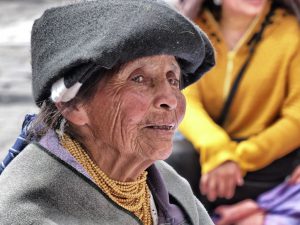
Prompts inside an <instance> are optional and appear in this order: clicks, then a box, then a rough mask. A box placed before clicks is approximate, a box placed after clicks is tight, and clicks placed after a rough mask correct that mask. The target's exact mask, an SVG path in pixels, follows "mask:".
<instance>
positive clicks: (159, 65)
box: [122, 55, 180, 72]
mask: <svg viewBox="0 0 300 225" xmlns="http://www.w3.org/2000/svg"><path fill="white" fill-rule="evenodd" d="M140 67H146V68H149V69H168V70H174V71H178V72H180V67H179V64H178V62H177V60H176V59H175V57H174V56H170V55H157V56H147V57H142V58H138V59H135V60H133V61H130V62H128V63H126V64H125V65H124V66H123V68H122V69H124V70H127V69H134V68H140Z"/></svg>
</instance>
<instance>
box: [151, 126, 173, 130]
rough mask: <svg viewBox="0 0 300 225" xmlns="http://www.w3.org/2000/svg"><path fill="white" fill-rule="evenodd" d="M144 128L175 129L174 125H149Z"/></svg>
mask: <svg viewBox="0 0 300 225" xmlns="http://www.w3.org/2000/svg"><path fill="white" fill-rule="evenodd" d="M146 128H150V129H158V130H167V131H170V130H175V125H150V126H147V127H146Z"/></svg>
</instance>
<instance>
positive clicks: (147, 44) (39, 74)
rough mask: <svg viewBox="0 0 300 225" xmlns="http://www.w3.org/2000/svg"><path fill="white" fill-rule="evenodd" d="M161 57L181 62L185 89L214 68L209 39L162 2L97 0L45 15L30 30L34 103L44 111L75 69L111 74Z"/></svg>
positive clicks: (62, 8)
mask: <svg viewBox="0 0 300 225" xmlns="http://www.w3.org/2000/svg"><path fill="white" fill-rule="evenodd" d="M159 54H168V55H174V56H175V57H176V58H177V59H178V61H179V64H180V66H181V69H182V73H183V86H184V87H186V86H188V85H189V84H191V83H193V82H195V81H196V80H198V79H199V78H200V77H201V75H202V74H203V73H205V72H206V71H208V70H209V69H210V68H211V67H212V66H213V65H214V64H215V59H214V51H213V47H212V45H211V44H210V42H209V40H208V38H207V36H206V35H205V34H204V33H203V32H202V31H201V30H200V29H199V28H198V27H197V26H195V25H194V24H193V23H192V22H191V21H190V20H188V19H186V18H185V17H183V16H182V15H180V14H179V13H177V12H176V11H175V10H173V9H171V8H170V7H169V6H167V5H166V3H164V2H162V1H159V0H98V1H89V2H84V3H78V4H73V5H68V6H63V7H58V8H52V9H49V10H46V11H45V13H44V14H43V15H42V17H41V18H39V19H37V20H36V21H35V23H34V25H33V28H32V36H31V55H32V87H33V95H34V100H35V102H36V104H37V105H41V103H42V102H43V101H44V100H46V99H48V98H49V96H50V94H51V93H50V92H51V91H50V90H51V86H52V84H53V83H54V82H56V81H57V80H59V79H60V78H62V77H64V76H67V75H68V74H70V71H74V68H80V69H79V70H78V71H80V70H83V71H84V70H85V69H84V65H90V64H91V63H92V64H95V65H97V67H98V68H99V67H103V68H106V69H111V68H113V67H114V66H115V65H117V64H121V63H125V62H128V61H130V60H133V59H136V58H140V57H144V56H151V55H159ZM82 68H83V69H82ZM72 74H73V77H74V73H72ZM75 74H76V73H75ZM77 74H78V73H77ZM75 78H76V75H75ZM78 79H79V78H78ZM80 79H81V78H80Z"/></svg>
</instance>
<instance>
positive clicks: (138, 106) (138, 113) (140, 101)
mask: <svg viewBox="0 0 300 225" xmlns="http://www.w3.org/2000/svg"><path fill="white" fill-rule="evenodd" d="M122 102H123V104H122V108H123V110H122V112H123V115H124V117H127V118H128V121H129V123H133V124H137V123H139V122H140V121H141V120H143V118H144V117H145V114H146V113H147V111H148V110H149V99H148V97H147V96H146V95H143V94H141V93H132V94H129V95H126V96H124V98H123V101H122Z"/></svg>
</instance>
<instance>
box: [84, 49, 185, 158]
mask: <svg viewBox="0 0 300 225" xmlns="http://www.w3.org/2000/svg"><path fill="white" fill-rule="evenodd" d="M179 79H180V67H179V65H178V63H177V61H176V60H175V58H174V57H173V56H167V55H161V56H152V57H144V58H140V59H137V60H134V61H132V62H129V63H127V64H126V65H125V66H124V67H122V69H121V70H120V71H119V72H118V73H117V74H115V75H114V76H112V77H110V78H107V79H105V80H103V81H101V82H100V84H99V88H98V91H97V93H96V95H95V96H94V97H93V99H92V100H91V101H90V102H89V103H88V105H87V106H86V111H87V115H88V118H89V124H88V126H89V128H90V130H91V133H92V136H93V138H95V140H96V142H97V145H99V146H102V147H107V148H109V149H114V151H119V154H123V155H124V154H125V155H133V156H135V157H136V156H138V157H142V158H144V159H146V160H158V159H165V158H167V157H168V156H169V155H170V153H171V150H172V137H173V134H174V131H175V129H176V128H177V127H178V124H179V123H180V121H181V120H182V118H183V115H184V112H185V98H184V96H183V95H182V93H181V91H180V90H179Z"/></svg>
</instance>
